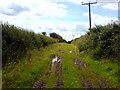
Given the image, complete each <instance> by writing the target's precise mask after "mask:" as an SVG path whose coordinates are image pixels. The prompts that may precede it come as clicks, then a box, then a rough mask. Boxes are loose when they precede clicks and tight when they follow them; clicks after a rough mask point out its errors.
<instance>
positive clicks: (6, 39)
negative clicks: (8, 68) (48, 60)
mask: <svg viewBox="0 0 120 90" xmlns="http://www.w3.org/2000/svg"><path fill="white" fill-rule="evenodd" d="M56 42H58V40H57V39H54V38H51V37H47V36H45V35H41V34H35V33H34V32H31V31H27V30H25V29H23V28H19V27H16V26H14V25H9V24H2V63H3V64H2V65H3V66H4V65H5V64H8V63H9V62H11V61H15V60H16V59H19V58H21V57H22V56H24V54H25V53H26V51H27V50H28V49H39V48H41V47H45V46H47V45H49V44H53V43H56Z"/></svg>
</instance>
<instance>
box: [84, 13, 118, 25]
mask: <svg viewBox="0 0 120 90" xmlns="http://www.w3.org/2000/svg"><path fill="white" fill-rule="evenodd" d="M83 15H84V16H88V15H89V14H88V13H83ZM91 16H92V20H91V21H92V27H93V26H94V24H96V25H106V24H108V23H110V22H112V21H117V20H118V18H117V17H108V16H101V15H98V14H95V13H93V12H92V13H91Z"/></svg>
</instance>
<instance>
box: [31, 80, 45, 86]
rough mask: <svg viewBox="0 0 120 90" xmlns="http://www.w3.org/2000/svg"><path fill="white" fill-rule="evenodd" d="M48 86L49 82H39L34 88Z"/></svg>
mask: <svg viewBox="0 0 120 90" xmlns="http://www.w3.org/2000/svg"><path fill="white" fill-rule="evenodd" d="M46 86H47V82H45V81H44V80H39V81H37V82H35V83H34V85H33V86H32V88H46Z"/></svg>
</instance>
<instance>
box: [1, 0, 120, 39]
mask: <svg viewBox="0 0 120 90" xmlns="http://www.w3.org/2000/svg"><path fill="white" fill-rule="evenodd" d="M0 1H1V2H2V3H0V21H2V22H8V23H10V24H14V25H16V26H19V27H22V28H25V29H28V30H32V31H34V32H35V33H41V32H47V35H48V36H49V33H51V32H56V33H57V34H59V35H61V36H62V37H63V38H64V39H66V40H67V41H69V40H71V39H74V38H77V37H80V36H81V35H84V34H85V33H86V32H88V27H89V23H88V6H87V5H84V6H82V5H81V2H88V1H89V0H9V1H8V0H4V1H2V0H0ZM91 1H93V0H91ZM107 1H111V0H107ZM115 1H116V0H115ZM115 1H114V0H113V2H112V3H107V2H104V3H103V2H101V0H98V4H95V5H94V4H93V5H91V15H92V27H94V25H95V24H97V25H105V24H107V23H111V22H112V21H117V20H118V3H117V2H115Z"/></svg>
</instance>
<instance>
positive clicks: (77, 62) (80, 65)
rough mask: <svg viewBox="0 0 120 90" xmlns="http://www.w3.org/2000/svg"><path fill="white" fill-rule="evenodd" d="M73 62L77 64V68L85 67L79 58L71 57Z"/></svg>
mask: <svg viewBox="0 0 120 90" xmlns="http://www.w3.org/2000/svg"><path fill="white" fill-rule="evenodd" d="M73 62H74V64H76V65H77V66H78V69H81V68H82V67H85V68H86V67H87V65H86V64H85V63H84V62H83V61H81V60H77V59H73Z"/></svg>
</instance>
